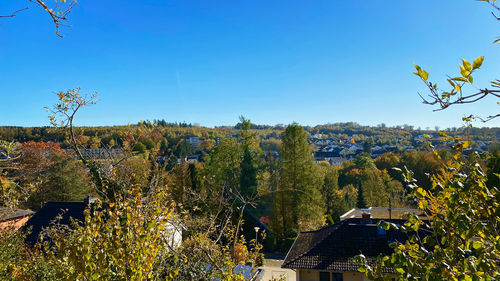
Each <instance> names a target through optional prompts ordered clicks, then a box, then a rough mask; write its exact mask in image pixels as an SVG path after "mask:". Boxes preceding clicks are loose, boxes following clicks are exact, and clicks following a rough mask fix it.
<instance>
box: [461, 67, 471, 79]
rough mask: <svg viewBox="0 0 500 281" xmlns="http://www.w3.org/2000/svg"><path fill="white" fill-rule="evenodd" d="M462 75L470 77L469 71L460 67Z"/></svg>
mask: <svg viewBox="0 0 500 281" xmlns="http://www.w3.org/2000/svg"><path fill="white" fill-rule="evenodd" d="M460 74H462V76H463V77H467V76H469V74H470V73H469V71H467V69H465V67H464V66H462V65H460Z"/></svg>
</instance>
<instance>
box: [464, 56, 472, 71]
mask: <svg viewBox="0 0 500 281" xmlns="http://www.w3.org/2000/svg"><path fill="white" fill-rule="evenodd" d="M462 63H463V65H464V68H465V69H466V70H468V71H471V70H472V66H471V65H470V62H468V61H467V60H466V59H462Z"/></svg>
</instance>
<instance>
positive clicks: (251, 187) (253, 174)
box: [240, 146, 257, 198]
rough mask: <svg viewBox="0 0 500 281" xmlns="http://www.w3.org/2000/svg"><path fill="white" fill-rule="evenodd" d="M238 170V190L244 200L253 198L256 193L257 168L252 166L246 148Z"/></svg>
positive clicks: (249, 153) (248, 150)
mask: <svg viewBox="0 0 500 281" xmlns="http://www.w3.org/2000/svg"><path fill="white" fill-rule="evenodd" d="M240 168H241V174H240V189H241V193H242V195H243V196H245V197H246V198H250V197H251V196H255V195H256V193H257V168H255V166H254V164H253V159H252V154H251V152H250V149H249V148H248V146H245V147H244V151H243V160H242V161H241V164H240Z"/></svg>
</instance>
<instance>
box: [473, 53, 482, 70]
mask: <svg viewBox="0 0 500 281" xmlns="http://www.w3.org/2000/svg"><path fill="white" fill-rule="evenodd" d="M483 61H484V56H481V57H478V58H476V59H475V60H474V62H472V69H478V68H480V67H481V65H482V64H483Z"/></svg>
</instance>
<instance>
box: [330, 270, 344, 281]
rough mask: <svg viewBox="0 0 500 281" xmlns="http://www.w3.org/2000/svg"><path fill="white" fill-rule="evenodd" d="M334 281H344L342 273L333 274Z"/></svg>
mask: <svg viewBox="0 0 500 281" xmlns="http://www.w3.org/2000/svg"><path fill="white" fill-rule="evenodd" d="M332 281H344V277H343V276H342V273H337V272H334V273H332Z"/></svg>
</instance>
